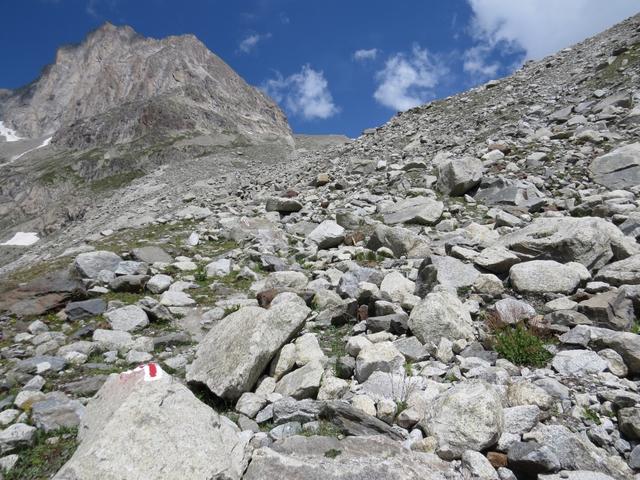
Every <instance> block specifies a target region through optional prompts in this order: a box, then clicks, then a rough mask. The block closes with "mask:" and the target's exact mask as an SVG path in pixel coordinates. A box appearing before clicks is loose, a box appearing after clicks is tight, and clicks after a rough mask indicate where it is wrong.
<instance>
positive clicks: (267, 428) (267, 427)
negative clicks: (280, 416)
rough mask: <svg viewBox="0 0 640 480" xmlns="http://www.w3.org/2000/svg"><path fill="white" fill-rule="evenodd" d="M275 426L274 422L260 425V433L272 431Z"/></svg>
mask: <svg viewBox="0 0 640 480" xmlns="http://www.w3.org/2000/svg"><path fill="white" fill-rule="evenodd" d="M274 426H275V425H274V424H273V422H264V423H261V424H260V431H261V432H269V431H271V429H272V428H273V427H274Z"/></svg>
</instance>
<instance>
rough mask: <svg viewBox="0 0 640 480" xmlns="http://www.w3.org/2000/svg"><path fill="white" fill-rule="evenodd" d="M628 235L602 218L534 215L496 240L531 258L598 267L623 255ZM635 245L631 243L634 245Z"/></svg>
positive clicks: (626, 249) (626, 247)
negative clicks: (535, 217) (527, 221)
mask: <svg viewBox="0 0 640 480" xmlns="http://www.w3.org/2000/svg"><path fill="white" fill-rule="evenodd" d="M629 241H630V239H628V238H627V237H625V236H624V234H623V233H622V232H621V231H620V230H619V229H618V227H616V226H615V225H613V224H612V223H609V222H607V221H606V220H604V219H602V218H593V217H584V218H572V217H563V218H538V219H536V220H534V221H533V222H532V223H531V224H530V225H527V226H526V227H524V228H521V229H520V230H517V231H515V232H513V233H510V234H508V235H505V236H504V237H501V238H500V240H499V244H500V245H502V246H504V247H506V248H508V249H509V250H512V251H514V252H517V253H521V254H523V255H526V256H529V257H531V259H538V258H539V259H545V260H547V259H548V260H555V261H557V262H561V263H566V262H578V263H581V264H582V265H584V266H585V267H587V268H589V269H597V268H600V267H602V266H604V265H606V264H607V263H609V261H610V260H611V259H612V258H625V257H627V256H629V255H628V253H625V252H627V251H628V245H629ZM634 248H635V247H634Z"/></svg>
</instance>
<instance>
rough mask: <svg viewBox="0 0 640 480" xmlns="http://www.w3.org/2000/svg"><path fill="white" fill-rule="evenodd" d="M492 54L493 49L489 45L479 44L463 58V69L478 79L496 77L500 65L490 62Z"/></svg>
mask: <svg viewBox="0 0 640 480" xmlns="http://www.w3.org/2000/svg"><path fill="white" fill-rule="evenodd" d="M490 53H491V47H490V46H488V45H482V44H479V45H475V46H474V47H471V48H470V49H468V50H467V51H465V52H464V54H463V56H462V59H463V64H462V68H463V69H464V71H465V72H467V73H470V74H471V75H475V76H476V77H482V78H490V77H495V76H496V74H497V73H498V70H499V69H500V63H498V62H490V61H489V60H488V57H489V55H490Z"/></svg>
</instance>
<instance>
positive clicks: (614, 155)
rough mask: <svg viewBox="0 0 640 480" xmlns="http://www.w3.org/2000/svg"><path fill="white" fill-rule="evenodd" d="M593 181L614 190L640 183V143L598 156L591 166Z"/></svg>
mask: <svg viewBox="0 0 640 480" xmlns="http://www.w3.org/2000/svg"><path fill="white" fill-rule="evenodd" d="M590 170H591V174H592V175H593V181H594V182H596V183H599V184H600V185H604V186H605V187H608V188H610V189H612V190H616V189H625V188H630V187H634V186H636V185H639V184H640V143H632V144H630V145H625V146H624V147H619V148H616V149H615V150H613V151H611V152H609V153H607V154H606V155H602V156H601V157H598V158H596V159H595V160H594V161H593V162H591V166H590Z"/></svg>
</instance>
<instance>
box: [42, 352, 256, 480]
mask: <svg viewBox="0 0 640 480" xmlns="http://www.w3.org/2000/svg"><path fill="white" fill-rule="evenodd" d="M152 365H153V367H152ZM140 419H145V421H144V422H142V423H141V422H140ZM78 438H79V440H80V445H79V446H78V449H77V450H76V452H75V453H74V454H73V456H72V457H71V459H70V460H69V461H68V462H67V463H66V464H65V465H64V466H63V467H62V469H60V471H59V472H58V473H57V474H56V475H55V477H54V479H55V480H90V479H95V478H105V479H106V478H114V479H115V478H123V477H122V476H123V473H124V472H126V478H140V479H142V478H145V479H151V478H153V479H157V480H162V479H166V480H169V479H176V478H183V477H184V474H185V468H188V471H189V474H188V475H189V478H193V479H202V480H205V479H211V478H225V479H230V480H231V479H240V478H241V477H242V474H243V472H244V469H245V468H246V466H247V463H248V461H249V457H250V454H249V449H248V441H249V438H250V437H249V436H247V435H244V434H242V433H240V431H239V429H238V427H236V426H235V424H234V423H233V422H231V421H230V420H229V419H227V418H225V417H223V416H221V415H218V414H217V413H216V412H215V411H214V410H213V409H211V408H210V407H208V406H207V405H205V404H204V403H202V402H200V401H199V400H198V399H197V398H196V397H195V396H194V395H193V393H191V392H190V391H189V390H188V389H187V388H186V387H184V386H183V385H181V384H180V382H178V381H176V380H174V379H173V378H172V377H171V376H169V375H168V374H166V373H165V372H163V371H162V370H161V369H160V367H158V366H157V365H155V364H150V365H147V366H145V367H144V368H141V369H136V370H134V371H131V372H127V373H123V374H119V375H116V374H112V375H111V376H110V377H109V379H108V380H107V382H106V383H105V384H104V385H103V386H102V388H101V389H100V391H99V392H98V393H97V394H96V396H95V397H94V398H93V399H92V400H91V401H90V402H89V404H88V405H87V410H86V414H85V416H84V418H83V420H82V424H81V426H80V429H79V434H78ZM167 445H173V446H175V448H169V449H168V448H167ZM159 452H161V454H158V453H159ZM185 454H188V463H187V464H185V456H184V455H185ZM187 465H188V466H187Z"/></svg>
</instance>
